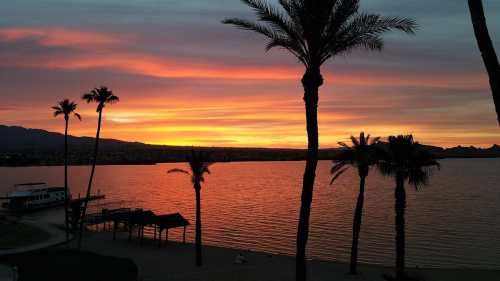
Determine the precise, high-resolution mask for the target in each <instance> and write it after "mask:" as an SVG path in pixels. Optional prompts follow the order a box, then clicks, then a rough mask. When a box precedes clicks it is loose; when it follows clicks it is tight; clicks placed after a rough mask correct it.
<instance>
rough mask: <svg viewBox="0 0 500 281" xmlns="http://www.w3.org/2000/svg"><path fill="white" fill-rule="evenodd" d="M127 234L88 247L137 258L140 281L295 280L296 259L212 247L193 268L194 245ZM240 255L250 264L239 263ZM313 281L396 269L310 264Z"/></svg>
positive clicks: (433, 272) (92, 238)
mask: <svg viewBox="0 0 500 281" xmlns="http://www.w3.org/2000/svg"><path fill="white" fill-rule="evenodd" d="M127 237H128V236H127V234H125V233H119V234H118V235H117V240H115V241H113V239H112V234H111V233H108V232H87V233H86V235H85V240H84V249H86V250H89V251H92V252H95V253H98V254H102V255H110V256H116V257H126V258H130V259H132V260H133V261H134V262H135V263H136V264H137V266H138V268H139V277H140V280H145V281H160V280H175V281H181V280H185V281H198V280H199V281H202V280H203V281H219V280H220V281H247V280H248V281H257V280H259V281H288V280H294V268H295V263H294V261H295V260H294V258H293V257H289V256H280V255H271V254H266V253H259V252H251V251H244V250H238V249H228V248H220V247H213V246H204V248H203V263H204V264H203V266H202V267H201V268H197V267H196V266H194V245H193V244H189V243H187V244H182V243H178V242H172V241H170V242H169V243H168V244H166V245H164V246H163V247H162V248H158V245H157V243H156V242H155V241H152V240H148V239H145V240H144V242H143V245H142V246H141V245H140V244H139V241H138V240H137V239H134V240H132V241H131V242H129V241H128V240H127ZM238 253H241V254H242V255H243V256H244V257H245V258H246V259H247V260H248V262H247V263H246V264H234V260H235V257H236V256H237V255H238ZM308 270H309V277H310V279H309V280H313V281H324V280H339V281H341V280H371V281H377V280H384V279H383V278H382V274H384V273H392V268H390V267H383V266H374V265H361V266H360V268H359V272H360V274H359V275H357V276H352V275H349V274H347V271H348V265H347V264H344V263H337V262H328V261H318V260H311V261H309V262H308ZM408 272H410V275H411V276H414V277H419V278H420V280H427V281H462V280H463V281H473V280H485V281H486V280H498V279H499V278H500V271H495V270H473V269H410V270H408Z"/></svg>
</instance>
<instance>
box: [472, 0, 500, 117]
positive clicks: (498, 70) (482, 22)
mask: <svg viewBox="0 0 500 281" xmlns="http://www.w3.org/2000/svg"><path fill="white" fill-rule="evenodd" d="M468 2H469V10H470V15H471V19H472V26H473V27H474V34H475V35H476V41H477V44H478V46H479V50H480V51H481V56H482V57H483V62H484V65H485V66H486V71H487V72H488V76H489V80H490V87H491V92H492V95H493V103H494V104H495V110H496V112H497V118H498V124H499V125H500V64H499V63H498V58H497V55H496V53H495V48H494V46H493V43H492V42H491V38H490V34H489V32H488V26H487V25H486V19H485V17H484V9H483V3H482V1H481V0H468Z"/></svg>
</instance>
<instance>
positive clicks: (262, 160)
mask: <svg viewBox="0 0 500 281" xmlns="http://www.w3.org/2000/svg"><path fill="white" fill-rule="evenodd" d="M496 158H500V156H470V157H468V156H450V157H442V158H439V160H444V159H468V160H473V159H496ZM303 161H306V160H305V159H281V160H280V159H275V160H273V159H255V160H234V161H228V160H223V161H216V162H217V163H246V162H248V163H251V162H303ZM319 161H333V160H332V159H319ZM175 163H186V161H185V160H178V161H175V160H174V161H165V162H129V163H127V162H119V163H113V162H108V163H98V164H97V166H155V165H158V164H175ZM91 165H92V164H91V163H81V164H69V166H70V167H82V166H91ZM60 166H64V163H40V164H20V165H3V164H1V163H0V167H1V168H29V167H60Z"/></svg>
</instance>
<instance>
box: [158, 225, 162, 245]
mask: <svg viewBox="0 0 500 281" xmlns="http://www.w3.org/2000/svg"><path fill="white" fill-rule="evenodd" d="M161 231H162V229H161V228H160V231H159V235H158V248H161Z"/></svg>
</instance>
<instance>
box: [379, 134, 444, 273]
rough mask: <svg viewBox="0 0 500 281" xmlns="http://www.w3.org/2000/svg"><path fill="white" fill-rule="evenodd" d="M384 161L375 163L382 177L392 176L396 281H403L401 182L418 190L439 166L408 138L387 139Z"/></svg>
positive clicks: (410, 136) (403, 238)
mask: <svg viewBox="0 0 500 281" xmlns="http://www.w3.org/2000/svg"><path fill="white" fill-rule="evenodd" d="M388 148H389V149H388V151H387V154H386V157H385V159H383V160H381V161H380V163H379V168H380V171H381V172H382V174H384V175H389V176H392V177H394V179H395V181H396V190H395V200H396V204H395V212H396V280H398V281H400V280H404V279H405V209H406V191H405V182H408V183H410V184H412V185H414V186H415V188H418V187H420V186H423V185H427V184H428V181H429V176H430V172H431V168H432V167H438V168H439V163H438V162H437V161H436V160H435V158H434V156H433V155H432V154H431V153H429V152H428V151H426V150H424V149H423V148H422V146H421V145H420V144H419V143H418V142H416V141H414V140H413V136H412V135H406V136H403V135H400V136H397V137H396V136H390V137H389V146H388Z"/></svg>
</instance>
